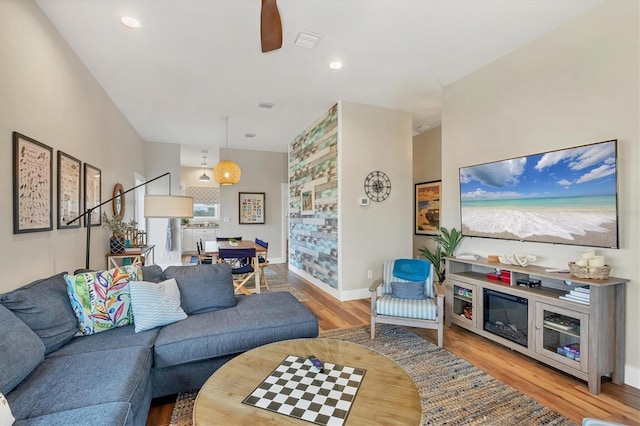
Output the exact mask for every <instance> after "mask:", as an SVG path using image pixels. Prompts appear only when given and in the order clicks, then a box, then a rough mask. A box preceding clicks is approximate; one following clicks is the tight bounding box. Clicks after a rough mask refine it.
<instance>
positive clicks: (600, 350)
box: [445, 257, 628, 394]
mask: <svg viewBox="0 0 640 426" xmlns="http://www.w3.org/2000/svg"><path fill="white" fill-rule="evenodd" d="M446 268H447V278H446V281H445V288H446V299H445V321H446V324H447V326H451V324H455V325H458V326H460V327H462V328H465V329H467V330H469V331H472V332H474V333H477V334H479V335H481V336H484V337H486V338H488V339H490V340H493V341H495V342H497V343H500V344H502V345H504V346H507V347H509V348H511V349H513V350H515V351H518V352H521V353H523V354H525V355H527V356H529V357H531V358H534V359H536V360H538V361H540V362H543V363H545V364H547V365H550V366H552V367H555V368H557V369H559V370H561V371H564V372H566V373H568V374H571V375H573V376H575V377H578V378H580V379H582V380H586V381H587V382H588V384H589V391H590V392H591V393H593V394H598V393H600V386H601V377H602V376H603V375H607V374H611V378H612V380H613V382H614V383H616V384H623V383H624V358H625V355H624V346H625V343H624V341H625V309H626V305H625V284H626V282H627V281H628V280H626V279H624V278H615V277H609V278H608V279H606V280H595V279H582V278H576V277H573V276H571V275H570V274H568V273H557V272H547V271H546V269H548V268H545V267H542V266H534V265H530V266H527V267H521V266H514V265H505V264H502V263H499V262H489V261H487V259H484V258H479V259H478V260H468V259H457V258H453V257H450V258H447V259H446ZM496 272H498V273H499V274H500V275H498V279H496ZM488 274H491V277H489V275H488ZM519 279H520V280H523V279H524V280H539V281H540V286H537V287H527V286H521V285H518V283H517V281H518V280H519ZM578 287H580V290H581V291H584V292H586V293H588V294H589V296H588V298H589V301H588V302H586V303H585V302H579V301H573V300H565V299H564V297H565V296H566V294H567V293H569V292H570V290H574V291H577V290H576V288H578ZM496 292H498V293H499V294H501V295H503V296H504V298H503V299H504V301H505V302H504V307H501V306H502V305H501V304H502V301H498V303H497V304H498V305H499V306H498V308H499V309H497V311H500V310H504V311H505V315H506V318H508V317H513V316H515V315H517V314H518V313H519V314H520V315H526V316H527V320H526V322H525V324H526V325H525V326H524V327H526V329H525V330H522V329H521V330H517V328H518V327H516V326H515V325H513V324H505V323H506V322H507V321H497V322H498V323H499V327H504V328H508V327H511V328H512V329H513V330H516V331H517V332H518V333H519V336H518V337H519V338H518V339H511V338H509V334H510V331H509V330H508V329H507V330H506V331H507V333H504V334H503V335H500V334H496V331H495V327H492V323H491V321H492V320H491V319H490V318H489V317H490V316H492V315H494V313H495V312H494V311H492V310H490V309H485V303H487V304H488V303H489V302H490V301H491V298H492V296H494V295H495V294H496ZM561 297H563V298H561ZM509 299H511V300H513V304H512V306H511V305H509ZM494 304H496V303H494ZM524 305H526V309H525V308H524V307H523V306H524ZM512 308H514V309H512ZM499 313H500V312H498V314H499ZM525 313H526V314H525ZM485 316H486V317H487V318H485ZM520 328H523V327H522V326H521V327H520ZM505 336H506V337H505ZM518 340H519V342H518Z"/></svg>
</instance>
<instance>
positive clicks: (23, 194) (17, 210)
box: [13, 132, 53, 234]
mask: <svg viewBox="0 0 640 426" xmlns="http://www.w3.org/2000/svg"><path fill="white" fill-rule="evenodd" d="M52 229H53V149H52V148H51V147H50V146H47V145H45V144H43V143H41V142H38V141H37V140H35V139H32V138H30V137H28V136H25V135H22V134H20V133H18V132H13V233H14V234H20V233H23V232H39V231H50V230H52Z"/></svg>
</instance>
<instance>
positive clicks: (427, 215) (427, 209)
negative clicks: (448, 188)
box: [414, 180, 442, 235]
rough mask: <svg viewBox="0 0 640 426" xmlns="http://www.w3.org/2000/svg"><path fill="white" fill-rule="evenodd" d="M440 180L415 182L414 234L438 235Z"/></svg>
mask: <svg viewBox="0 0 640 426" xmlns="http://www.w3.org/2000/svg"><path fill="white" fill-rule="evenodd" d="M441 184H442V181H439V180H434V181H432V182H423V183H416V185H415V187H416V192H415V198H414V200H415V217H416V219H415V234H416V235H438V232H439V231H440V192H441V191H440V189H441V188H440V187H441Z"/></svg>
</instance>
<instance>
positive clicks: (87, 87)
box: [0, 0, 143, 292]
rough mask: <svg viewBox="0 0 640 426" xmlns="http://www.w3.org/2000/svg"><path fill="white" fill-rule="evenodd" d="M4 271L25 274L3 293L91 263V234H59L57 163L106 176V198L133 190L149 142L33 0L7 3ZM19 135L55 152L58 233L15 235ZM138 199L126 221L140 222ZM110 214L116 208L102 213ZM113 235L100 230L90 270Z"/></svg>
mask: <svg viewBox="0 0 640 426" xmlns="http://www.w3.org/2000/svg"><path fill="white" fill-rule="evenodd" d="M0 76H1V77H0V162H1V163H0V164H1V165H2V167H0V241H1V242H2V244H0V267H1V268H2V269H3V270H8V269H10V270H11V271H19V273H12V274H8V275H7V276H5V277H4V279H3V280H2V281H1V282H0V292H3V291H7V290H10V289H12V288H16V287H19V286H21V285H23V284H26V283H28V282H29V281H31V280H34V279H37V278H43V277H46V276H49V275H52V274H54V273H57V272H60V271H64V270H67V271H73V270H74V269H76V268H80V267H84V264H85V238H86V234H85V231H86V230H85V228H84V227H83V228H79V229H64V230H57V229H56V226H55V223H57V216H56V214H55V211H56V210H55V209H57V202H56V199H57V192H56V170H57V169H56V167H57V166H56V156H57V151H58V150H61V151H64V152H65V153H67V154H69V155H72V156H74V157H76V158H78V159H79V160H81V161H82V162H83V163H84V162H87V163H90V164H92V165H94V166H95V167H98V168H100V169H102V199H103V200H106V199H108V198H111V196H112V191H113V186H114V185H115V183H117V182H120V183H122V185H123V186H124V188H125V189H128V188H130V187H132V186H133V184H134V172H136V171H139V172H141V171H143V164H142V157H143V142H142V140H141V139H140V137H139V136H138V134H137V133H136V132H135V131H134V130H133V128H132V127H131V125H130V124H129V122H128V121H127V120H126V119H125V118H124V117H123V115H122V114H121V113H120V111H119V110H118V109H117V108H116V107H115V105H114V104H113V102H112V101H111V99H110V98H109V96H107V94H106V93H105V92H104V91H103V90H102V88H101V87H100V86H99V85H98V83H97V82H96V81H95V79H94V78H93V76H92V75H91V74H90V73H89V71H88V70H87V69H86V68H85V66H84V65H83V64H82V63H81V62H80V60H79V59H78V57H77V56H76V55H75V54H74V53H73V52H72V50H71V48H70V47H69V46H68V45H67V44H66V42H65V41H64V40H63V39H62V37H61V36H60V35H59V34H58V32H57V31H56V30H55V28H54V27H53V26H52V25H51V24H50V23H49V21H48V20H47V19H46V17H45V16H44V15H43V13H42V12H41V10H40V8H39V7H38V6H37V5H36V4H35V3H33V2H32V1H30V0H2V1H0ZM13 131H17V132H20V133H22V134H25V135H27V136H29V137H31V138H34V139H36V140H38V141H40V142H42V143H44V144H46V145H49V146H50V147H52V148H53V149H54V153H53V155H54V173H53V176H54V179H53V180H54V182H53V185H54V191H53V198H54V199H53V208H54V230H53V231H47V232H36V233H28V234H17V235H14V234H13V221H12V217H13V196H12V161H13V154H12V141H11V134H12V132H13ZM133 204H134V203H133V195H132V194H131V193H130V194H127V197H126V205H127V208H126V217H127V218H130V217H133V209H132V208H131V207H132V206H133ZM103 211H107V212H108V213H109V214H111V206H110V205H107V206H105V207H103ZM109 235H110V233H109V232H108V231H107V230H105V229H102V228H99V227H94V228H92V233H91V265H90V266H91V267H92V268H104V267H105V265H106V259H105V254H106V253H108V251H109V243H108V237H109Z"/></svg>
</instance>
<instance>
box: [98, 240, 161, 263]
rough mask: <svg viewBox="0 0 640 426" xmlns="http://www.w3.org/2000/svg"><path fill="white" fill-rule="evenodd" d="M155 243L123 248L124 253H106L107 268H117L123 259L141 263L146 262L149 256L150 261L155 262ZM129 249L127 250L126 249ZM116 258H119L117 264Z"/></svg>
mask: <svg viewBox="0 0 640 426" xmlns="http://www.w3.org/2000/svg"><path fill="white" fill-rule="evenodd" d="M155 247H156V246H155V244H152V245H148V246H144V247H134V248H131V249H125V252H124V253H118V254H114V253H109V254H107V255H106V256H107V269H109V268H117V267H119V266H121V265H122V262H124V260H125V259H131V263H136V262H141V263H142V264H145V263H146V260H147V259H148V258H151V263H152V264H153V263H155V254H154V248H155ZM126 250H129V251H126ZM118 260H120V262H121V264H120V265H119V264H118Z"/></svg>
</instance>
